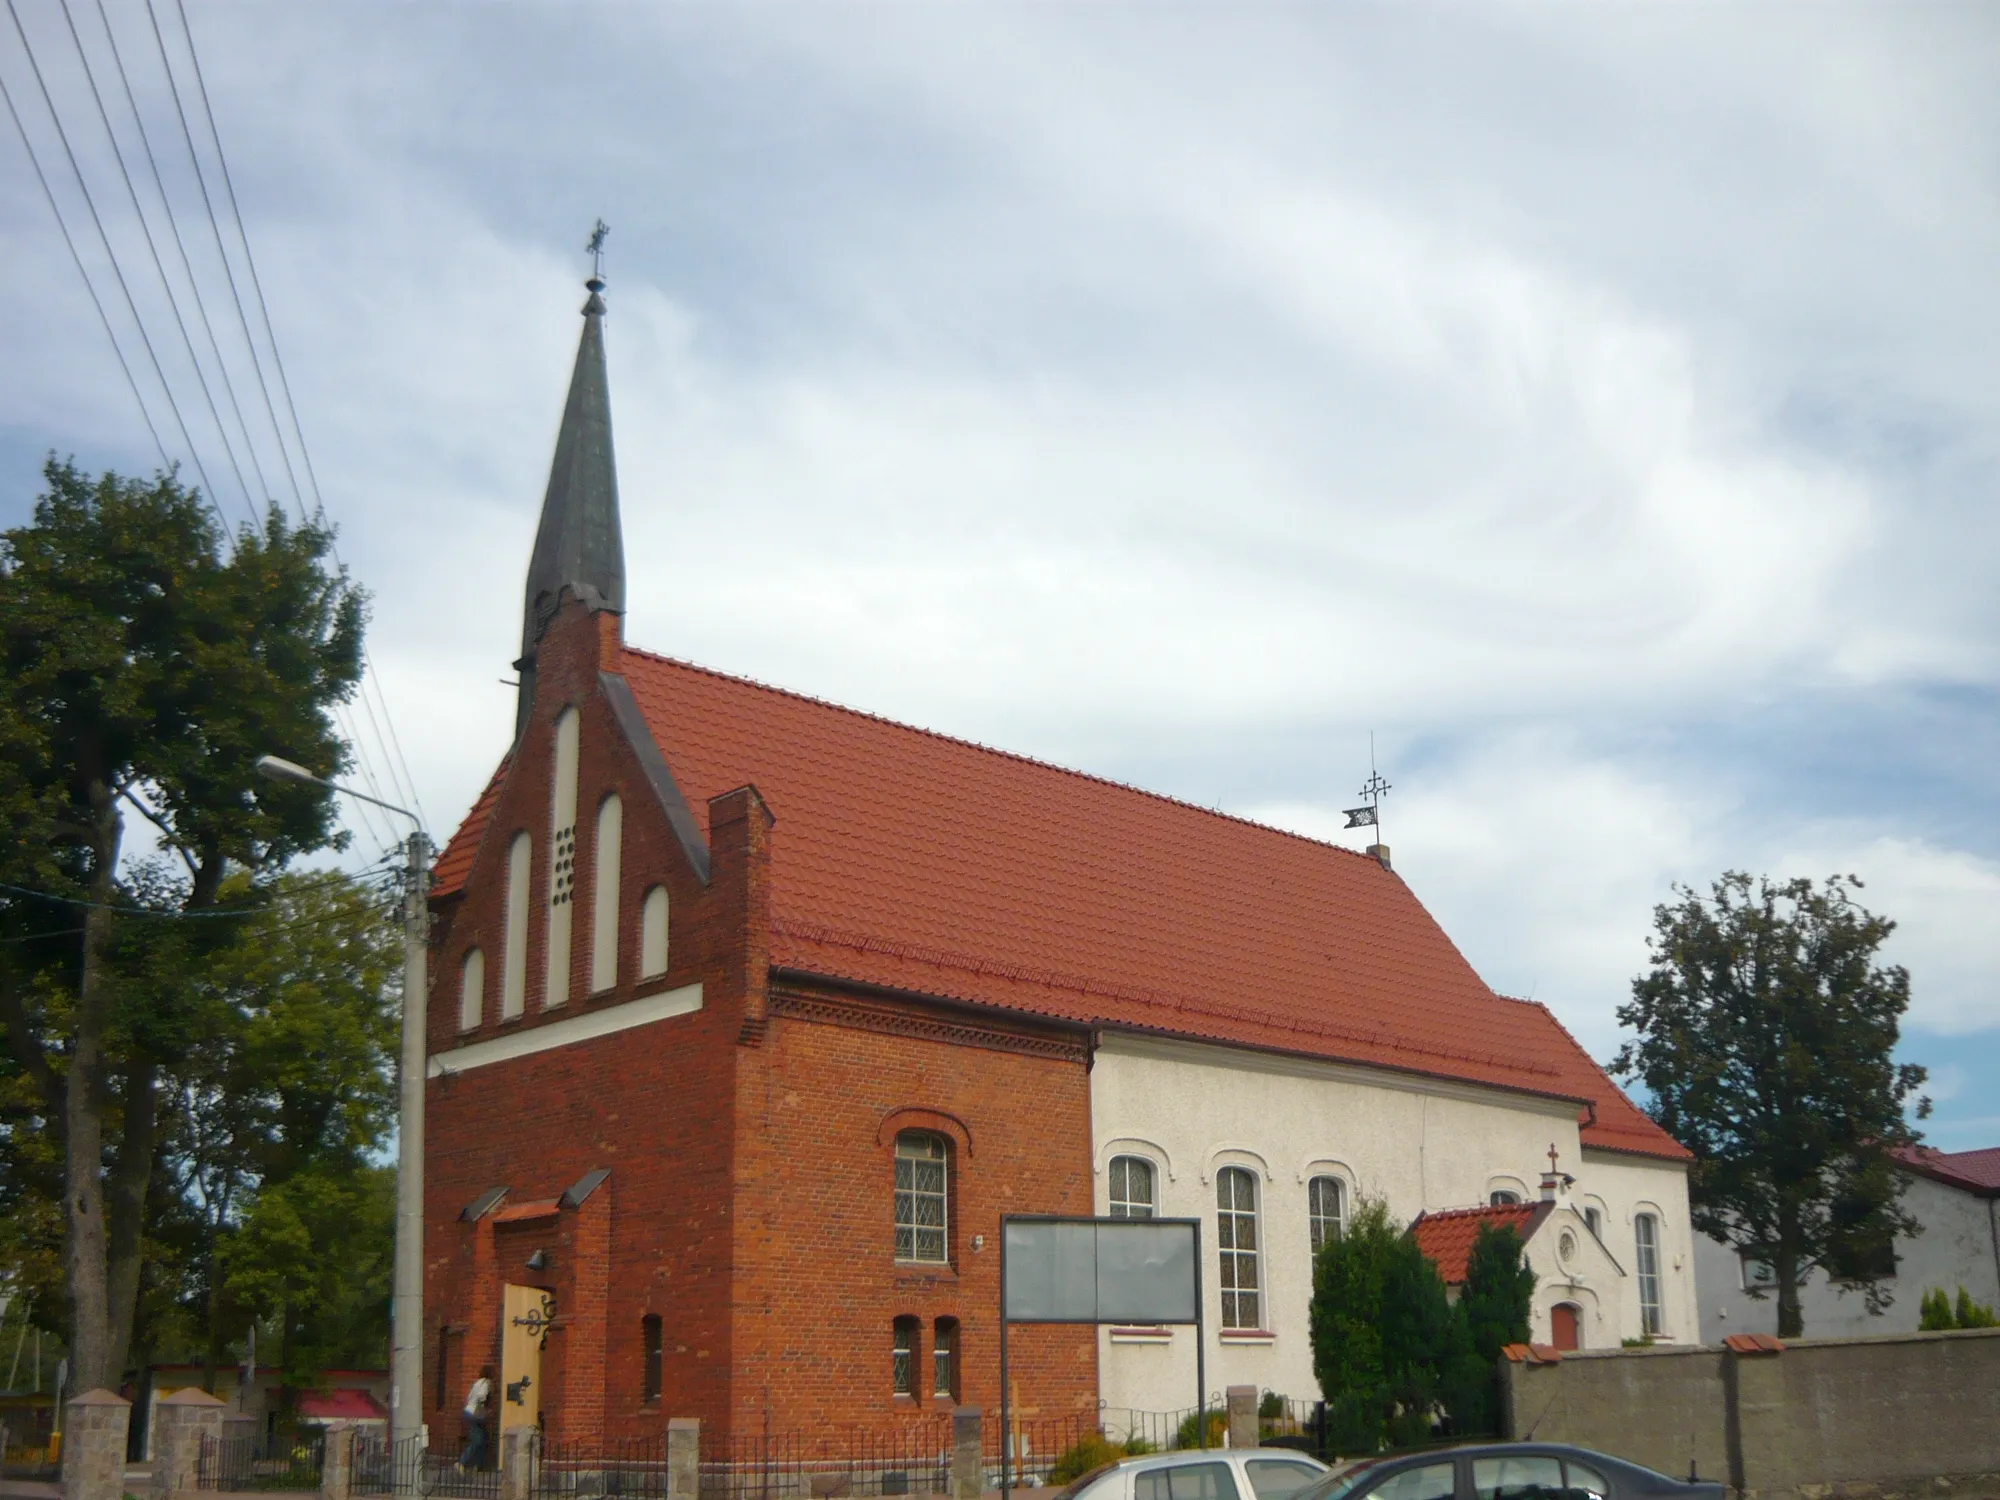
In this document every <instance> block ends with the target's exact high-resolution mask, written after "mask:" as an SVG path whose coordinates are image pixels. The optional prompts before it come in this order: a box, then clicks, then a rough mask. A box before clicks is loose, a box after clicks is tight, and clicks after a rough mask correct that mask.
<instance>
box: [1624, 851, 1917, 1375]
mask: <svg viewBox="0 0 2000 1500" xmlns="http://www.w3.org/2000/svg"><path fill="white" fill-rule="evenodd" d="M1860 887H1861V882H1860V881H1859V880H1857V879H1855V878H1854V877H1852V876H1845V877H1843V876H1837V875H1836V876H1833V877H1830V878H1829V879H1828V880H1827V881H1826V882H1825V883H1824V884H1823V885H1819V886H1815V885H1814V884H1813V883H1812V882H1811V881H1809V880H1790V881H1785V882H1783V883H1779V884H1774V883H1772V882H1771V881H1770V880H1768V879H1759V880H1757V881H1754V882H1753V881H1752V880H1751V878H1750V877H1749V876H1748V875H1745V874H1742V873H1739V872H1734V871H1732V872H1730V873H1727V874H1725V875H1723V876H1722V878H1721V879H1719V880H1717V881H1716V882H1715V884H1714V885H1713V887H1712V888H1711V890H1710V893H1709V894H1708V895H1707V896H1706V897H1704V896H1700V895H1697V894H1696V893H1695V892H1694V891H1692V890H1689V889H1688V888H1686V887H1676V891H1677V893H1678V895H1679V898H1680V899H1679V900H1678V901H1677V902H1675V903H1674V904H1672V905H1662V906H1660V907H1658V908H1656V910H1655V911H1654V914H1653V929H1654V930H1653V936H1652V938H1651V941H1650V946H1651V953H1652V968H1651V971H1650V972H1648V973H1646V974H1643V975H1641V976H1640V977H1639V978H1637V979H1635V980H1634V981H1633V982H1632V1000H1631V1002H1630V1003H1629V1004H1627V1005H1623V1006H1621V1007H1620V1008H1619V1011H1618V1019H1619V1021H1620V1022H1621V1023H1623V1024H1624V1025H1626V1026H1629V1027H1631V1028H1632V1029H1633V1030H1634V1031H1635V1032H1636V1033H1637V1035H1636V1037H1634V1038H1633V1040H1631V1041H1630V1042H1628V1043H1626V1045H1625V1046H1624V1047H1623V1048H1622V1049H1621V1050H1620V1052H1619V1054H1618V1057H1617V1060H1616V1062H1615V1063H1614V1065H1613V1066H1614V1068H1615V1070H1616V1071H1617V1072H1618V1073H1620V1074H1621V1075H1622V1076H1624V1077H1627V1078H1637V1079H1638V1080H1639V1081H1640V1082H1641V1083H1643V1084H1644V1085H1645V1087H1646V1089H1647V1091H1648V1093H1649V1094H1650V1095H1651V1103H1650V1105H1649V1106H1648V1109H1649V1112H1650V1113H1651V1115H1652V1116H1653V1118H1654V1119H1655V1120H1657V1121H1658V1122H1659V1124H1660V1125H1661V1127H1662V1128H1664V1129H1665V1130H1666V1132H1667V1133H1668V1134H1669V1135H1671V1136H1673V1137H1674V1139H1676V1140H1678V1141H1680V1142H1681V1143H1682V1144H1683V1145H1685V1146H1687V1147H1688V1149H1689V1150H1690V1151H1692V1152H1693V1153H1694V1157H1695V1163H1694V1168H1693V1170H1692V1172H1691V1173H1690V1175H1689V1180H1688V1196H1689V1200H1690V1203H1691V1205H1692V1208H1693V1218H1694V1225H1695V1228H1697V1229H1698V1230H1700V1231H1702V1232H1703V1233H1704V1234H1709V1235H1713V1236H1715V1237H1716V1238H1718V1239H1721V1240H1723V1241H1725V1242H1726V1243H1728V1244H1731V1245H1733V1246H1735V1247H1737V1248H1739V1249H1741V1250H1745V1251H1749V1252H1751V1253H1753V1254H1754V1255H1756V1256H1757V1258H1759V1259H1760V1260H1764V1261H1767V1262H1768V1263H1769V1264H1770V1265H1771V1267H1772V1269H1773V1271H1774V1273H1775V1276H1776V1284H1777V1293H1778V1332H1779V1334H1780V1335H1781V1336H1784V1337H1792V1338H1795V1337H1797V1336H1798V1335H1799V1334H1800V1333H1801V1332H1802V1331H1803V1320H1802V1318H1801V1315H1800V1309H1799V1286H1800V1284H1801V1282H1802V1281H1803V1280H1804V1279H1805V1277H1806V1275H1807V1273H1808V1272H1809V1271H1811V1270H1812V1269H1814V1268H1815V1267H1818V1268H1821V1269H1823V1270H1825V1271H1827V1272H1829V1273H1830V1274H1834V1275H1838V1276H1840V1277H1842V1278H1843V1279H1845V1280H1848V1281H1850V1282H1858V1283H1859V1284H1860V1285H1861V1286H1862V1287H1863V1288H1864V1290H1865V1293H1866V1296H1867V1299H1868V1305H1869V1307H1870V1308H1871V1309H1880V1308H1882V1307H1886V1306H1887V1305H1888V1303H1889V1300H1890V1298H1889V1293H1888V1290H1887V1288H1886V1287H1884V1285H1883V1277H1884V1276H1885V1275H1887V1274H1888V1273H1889V1272H1890V1271H1892V1270H1893V1267H1894V1261H1893V1253H1892V1250H1891V1246H1892V1242H1893V1240H1894V1238H1895V1236H1897V1235H1899V1234H1904V1235H1908V1234H1915V1233H1917V1232H1918V1225H1917V1223H1916V1221H1915V1220H1914V1219H1913V1218H1911V1216H1910V1215H1909V1214H1907V1213H1905V1212H1904V1211H1903V1209H1902V1207H1901V1204H1900V1196H1901V1193H1902V1181H1901V1174H1899V1173H1898V1172H1896V1171H1895V1170H1894V1169H1893V1165H1892V1161H1891V1158H1890V1157H1889V1154H1888V1153H1889V1152H1890V1150H1891V1149H1892V1148H1894V1147H1897V1146H1902V1145H1908V1144H1911V1143H1913V1142H1914V1141H1915V1140H1916V1138H1917V1136H1916V1132H1915V1131H1914V1130H1913V1129H1912V1128H1911V1126H1910V1123H1909V1119H1908V1115H1909V1113H1910V1112H1911V1111H1912V1109H1913V1110H1914V1113H1915V1116H1916V1117H1917V1118H1918V1119H1922V1118H1923V1117H1924V1116H1926V1115H1927V1114H1928V1113H1929V1112H1930V1101H1929V1100H1928V1099H1924V1098H1922V1097H1921V1096H1919V1095H1918V1093H1917V1091H1918V1089H1919V1088H1920V1087H1921V1086H1922V1084H1923V1081H1924V1077H1925V1073H1924V1070H1923V1069H1922V1068H1920V1067H1916V1066H1914V1065H1911V1064H1907V1063H1906V1064H1898V1063H1896V1062H1894V1061H1893V1060H1892V1056H1891V1055H1892V1053H1893V1052H1894V1050H1895V1047H1896V1042H1897V1039H1898V1036H1899V1034H1900V1033H1899V1023H1900V1021H1901V1018H1902V1015H1903V1012H1904V1011H1905V1010H1906V1009H1907V1008H1908V1006H1909V1000H1910V981H1909V975H1908V973H1907V972H1906V971H1905V970H1903V969H1902V968H1900V967H1895V966H1890V967H1887V968H1884V967H1881V966H1878V965H1877V963H1876V962H1875V959H1876V954H1877V952H1878V950H1879V949H1880V948H1881V945H1882V942H1883V940H1884V939H1886V938H1887V937H1888V936H1889V934H1890V933H1891V932H1892V931H1894V930H1895V924H1894V923H1893V922H1890V921H1887V920H1885V919H1884V918H1881V917H1878V916H1875V915H1873V914H1872V913H1870V912H1868V911H1867V910H1865V909H1864V908H1863V907H1861V906H1860V905H1859V904H1858V903H1857V902H1856V901H1855V900H1854V897H1853V892H1854V891H1856V890H1858V889H1860ZM1752 1295H1753V1296H1755V1295H1761V1294H1760V1293H1756V1292H1753V1293H1752Z"/></svg>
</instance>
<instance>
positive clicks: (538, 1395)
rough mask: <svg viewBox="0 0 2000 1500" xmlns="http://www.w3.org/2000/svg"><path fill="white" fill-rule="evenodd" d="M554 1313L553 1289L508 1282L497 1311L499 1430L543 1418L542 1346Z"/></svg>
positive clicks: (545, 1341) (545, 1340) (510, 1429)
mask: <svg viewBox="0 0 2000 1500" xmlns="http://www.w3.org/2000/svg"><path fill="white" fill-rule="evenodd" d="M555 1315H556V1299H555V1294H554V1293H552V1292H545V1291H543V1290H542V1289H541V1288H540V1287H538V1286H514V1285H511V1284H509V1285H508V1286H507V1287H506V1288H505V1291H504V1295H503V1297H502V1300H501V1311H500V1432H501V1434H502V1435H503V1436H504V1435H505V1434H507V1433H509V1432H512V1431H513V1430H514V1429H515V1428H516V1427H534V1426H537V1425H539V1424H540V1422H541V1419H542V1345H543V1344H545V1343H547V1342H548V1337H549V1322H550V1320H551V1319H553V1318H554V1317H555Z"/></svg>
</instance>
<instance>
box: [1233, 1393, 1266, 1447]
mask: <svg viewBox="0 0 2000 1500" xmlns="http://www.w3.org/2000/svg"><path fill="white" fill-rule="evenodd" d="M1226 1394H1227V1396H1228V1401H1229V1446H1230V1447H1232V1448H1255V1447H1256V1446H1257V1444H1258V1440H1259V1435H1258V1432H1257V1387H1256V1386H1254V1385H1232V1386H1231V1387H1229V1390H1228V1392H1227V1393H1226Z"/></svg>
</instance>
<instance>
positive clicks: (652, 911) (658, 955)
mask: <svg viewBox="0 0 2000 1500" xmlns="http://www.w3.org/2000/svg"><path fill="white" fill-rule="evenodd" d="M666 972H667V888H666V887H665V886H663V885H656V886H654V887H653V888H652V889H651V890H650V891H648V892H646V899H645V902H644V903H643V904H642V905H641V906H640V908H639V977H640V978H641V979H658V978H659V977H660V976H661V975H662V974H664V973H666Z"/></svg>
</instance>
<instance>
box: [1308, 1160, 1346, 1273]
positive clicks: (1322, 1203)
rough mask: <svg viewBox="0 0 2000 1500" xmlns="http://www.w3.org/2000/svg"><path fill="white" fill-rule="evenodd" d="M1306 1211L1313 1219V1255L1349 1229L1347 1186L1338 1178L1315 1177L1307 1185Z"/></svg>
mask: <svg viewBox="0 0 2000 1500" xmlns="http://www.w3.org/2000/svg"><path fill="white" fill-rule="evenodd" d="M1306 1211H1307V1213H1308V1214H1310V1215H1311V1218H1312V1248H1313V1254H1314V1255H1317V1254H1319V1247H1320V1246H1321V1245H1324V1244H1325V1243H1326V1242H1327V1241H1328V1240H1337V1239H1339V1238H1340V1234H1341V1231H1342V1230H1343V1229H1345V1228H1346V1227H1347V1185H1346V1184H1345V1183H1343V1182H1342V1181H1341V1180H1340V1179H1339V1178H1338V1177H1315V1178H1314V1179H1313V1180H1312V1181H1311V1182H1310V1183H1308V1184H1306Z"/></svg>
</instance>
